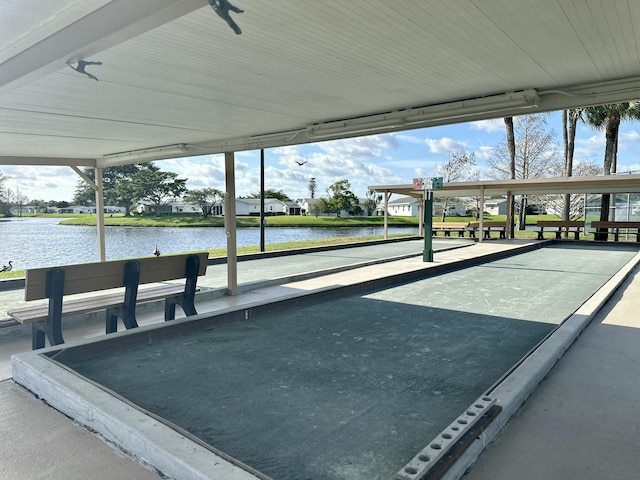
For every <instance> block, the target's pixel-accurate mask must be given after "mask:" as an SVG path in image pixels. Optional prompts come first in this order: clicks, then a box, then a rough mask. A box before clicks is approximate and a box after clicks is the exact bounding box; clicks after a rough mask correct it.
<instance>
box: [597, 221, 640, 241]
mask: <svg viewBox="0 0 640 480" xmlns="http://www.w3.org/2000/svg"><path fill="white" fill-rule="evenodd" d="M591 226H592V227H593V228H595V229H596V230H598V229H605V228H606V229H607V230H613V241H614V242H617V241H619V240H620V230H626V231H627V232H629V233H633V232H630V230H635V235H636V242H640V222H634V221H625V220H620V221H594V222H591ZM607 237H608V236H607ZM607 240H608V238H607Z"/></svg>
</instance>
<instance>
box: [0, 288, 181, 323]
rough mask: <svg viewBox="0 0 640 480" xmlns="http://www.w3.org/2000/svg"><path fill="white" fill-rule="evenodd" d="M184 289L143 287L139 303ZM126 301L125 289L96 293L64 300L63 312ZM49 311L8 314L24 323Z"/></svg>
mask: <svg viewBox="0 0 640 480" xmlns="http://www.w3.org/2000/svg"><path fill="white" fill-rule="evenodd" d="M183 291H184V286H183V285H179V284H163V285H157V286H154V287H149V288H141V289H140V290H139V291H138V303H143V302H149V301H152V300H158V299H161V298H165V297H168V296H172V295H179V294H181V293H182V292H183ZM123 301H124V291H121V292H117V293H107V294H104V295H94V296H91V297H84V298H77V299H69V300H63V302H62V314H63V315H73V314H80V313H90V312H95V311H99V310H105V309H107V308H111V307H116V306H118V305H120V304H122V302H123ZM48 313H49V305H48V304H46V303H44V304H40V305H33V306H26V307H20V308H16V309H13V310H9V311H7V314H8V315H9V316H10V317H11V318H13V319H14V320H16V321H18V322H20V323H22V324H28V323H34V322H40V321H43V320H46V318H47V315H48Z"/></svg>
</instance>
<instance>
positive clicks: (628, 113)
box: [583, 102, 640, 240]
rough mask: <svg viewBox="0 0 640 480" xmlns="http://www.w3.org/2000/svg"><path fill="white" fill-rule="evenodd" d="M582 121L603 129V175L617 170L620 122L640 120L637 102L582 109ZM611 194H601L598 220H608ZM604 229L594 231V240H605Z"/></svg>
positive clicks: (639, 105) (639, 108) (639, 109)
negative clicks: (604, 142) (604, 140)
mask: <svg viewBox="0 0 640 480" xmlns="http://www.w3.org/2000/svg"><path fill="white" fill-rule="evenodd" d="M583 119H584V121H585V122H586V123H587V124H588V125H591V126H592V127H593V128H595V129H597V130H604V134H605V138H606V144H605V149H604V162H603V170H604V174H605V175H610V174H611V172H614V173H615V172H616V170H617V155H618V130H619V129H620V122H622V121H625V120H640V104H639V102H623V103H612V104H609V105H600V106H597V107H587V108H585V109H584V116H583ZM610 204H611V196H610V195H609V194H608V193H607V194H603V195H602V201H601V205H600V220H601V221H607V220H609V206H610ZM606 235H607V233H606V231H602V232H596V234H595V238H596V240H602V239H605V240H606Z"/></svg>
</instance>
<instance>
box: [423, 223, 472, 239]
mask: <svg viewBox="0 0 640 480" xmlns="http://www.w3.org/2000/svg"><path fill="white" fill-rule="evenodd" d="M468 227H469V223H468V222H433V223H432V224H431V233H432V235H434V236H435V235H437V233H438V232H444V236H445V237H449V236H451V232H457V233H458V236H459V237H464V232H466V231H467V229H468Z"/></svg>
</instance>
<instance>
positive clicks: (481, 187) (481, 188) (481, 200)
mask: <svg viewBox="0 0 640 480" xmlns="http://www.w3.org/2000/svg"><path fill="white" fill-rule="evenodd" d="M479 213H480V228H479V229H478V230H479V232H478V242H482V241H483V240H484V185H480V212H479Z"/></svg>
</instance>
